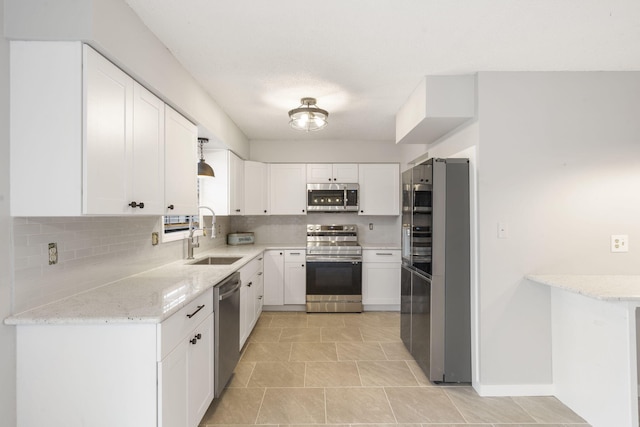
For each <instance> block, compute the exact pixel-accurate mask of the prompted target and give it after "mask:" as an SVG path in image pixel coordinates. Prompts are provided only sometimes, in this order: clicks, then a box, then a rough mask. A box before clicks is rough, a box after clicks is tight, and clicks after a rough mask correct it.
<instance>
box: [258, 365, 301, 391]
mask: <svg viewBox="0 0 640 427" xmlns="http://www.w3.org/2000/svg"><path fill="white" fill-rule="evenodd" d="M304 372H305V364H304V362H256V366H255V368H254V369H253V372H252V373H251V378H250V379H249V383H248V384H247V387H304Z"/></svg>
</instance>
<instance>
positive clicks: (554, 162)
mask: <svg viewBox="0 0 640 427" xmlns="http://www.w3.org/2000/svg"><path fill="white" fill-rule="evenodd" d="M478 83H479V85H478V101H479V111H478V113H479V151H478V155H479V157H478V164H479V166H480V167H479V173H478V177H479V181H478V191H479V193H478V194H479V278H480V279H479V304H480V305H479V308H480V312H479V319H478V322H479V334H480V335H479V336H480V342H479V348H480V354H479V358H480V372H479V379H480V383H481V384H480V385H481V386H480V387H479V390H480V391H481V392H482V393H485V394H504V393H510V394H515V393H520V392H522V393H525V394H526V393H536V392H540V393H544V392H548V391H550V390H551V388H550V384H551V383H552V370H551V351H550V350H551V349H550V343H551V329H550V294H549V289H547V288H545V287H542V286H538V285H535V284H532V283H530V282H528V281H526V280H524V279H523V277H524V275H526V274H528V273H545V274H549V273H580V274H639V273H640V264H639V263H638V249H634V248H637V245H638V242H640V221H638V218H640V191H638V188H640V120H639V118H640V96H638V94H640V73H638V72H618V73H616V72H590V73H588V72H567V73H540V72H536V73H493V72H492V73H489V72H488V73H480V74H479V77H478ZM498 222H504V223H506V224H507V226H508V233H509V237H508V238H507V239H498V238H497V225H498ZM611 234H628V235H629V239H630V243H629V247H630V252H628V253H626V254H625V253H623V254H613V253H611V252H610V249H609V248H610V244H609V238H610V235H611ZM634 242H635V243H634ZM585 374H586V375H588V373H585ZM513 385H517V387H511V386H513Z"/></svg>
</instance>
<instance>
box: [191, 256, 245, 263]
mask: <svg viewBox="0 0 640 427" xmlns="http://www.w3.org/2000/svg"><path fill="white" fill-rule="evenodd" d="M240 259H242V257H229V256H209V257H206V258H201V259H199V260H197V261H193V262H191V263H189V264H191V265H231V264H233V263H234V262H236V261H238V260H240Z"/></svg>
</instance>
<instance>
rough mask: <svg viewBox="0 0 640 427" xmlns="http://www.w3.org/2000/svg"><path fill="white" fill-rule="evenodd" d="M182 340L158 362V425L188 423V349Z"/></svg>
mask: <svg viewBox="0 0 640 427" xmlns="http://www.w3.org/2000/svg"><path fill="white" fill-rule="evenodd" d="M189 345H190V344H189V343H188V342H187V341H186V340H184V341H183V342H181V343H180V344H179V345H178V346H177V347H176V348H175V349H174V350H173V351H172V352H171V353H169V355H168V356H167V357H165V358H164V359H163V360H162V361H161V362H159V363H158V372H159V378H158V387H159V393H160V396H158V397H159V402H158V404H159V407H158V411H159V414H160V416H159V420H158V421H159V423H158V426H159V427H172V426H183V425H187V423H188V419H189V417H188V414H187V411H188V408H189V405H188V382H189V376H188V368H187V366H188V362H187V359H188V350H189V347H188V346H189Z"/></svg>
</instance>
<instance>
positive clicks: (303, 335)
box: [280, 328, 320, 342]
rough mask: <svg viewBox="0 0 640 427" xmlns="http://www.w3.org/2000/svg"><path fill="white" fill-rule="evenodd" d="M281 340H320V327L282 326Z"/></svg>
mask: <svg viewBox="0 0 640 427" xmlns="http://www.w3.org/2000/svg"><path fill="white" fill-rule="evenodd" d="M280 342H320V328H282V334H281V335H280Z"/></svg>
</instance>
